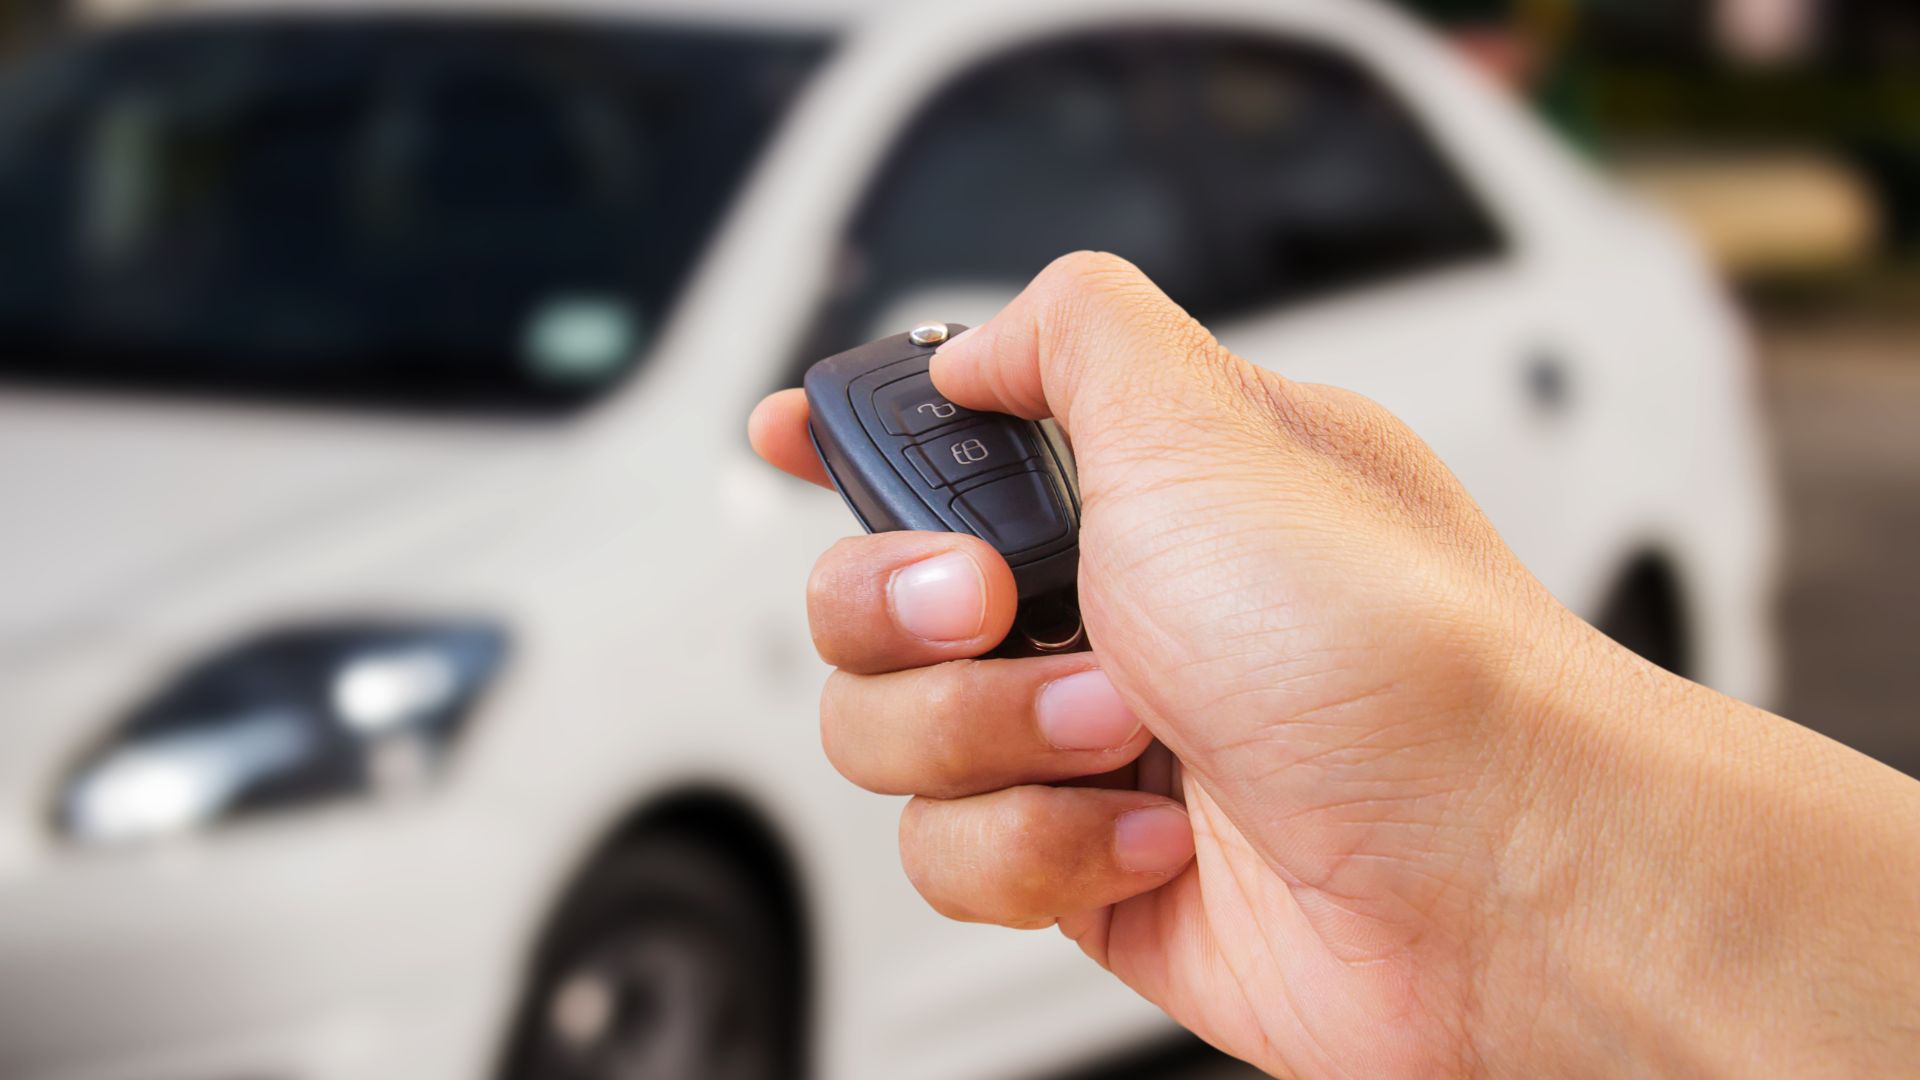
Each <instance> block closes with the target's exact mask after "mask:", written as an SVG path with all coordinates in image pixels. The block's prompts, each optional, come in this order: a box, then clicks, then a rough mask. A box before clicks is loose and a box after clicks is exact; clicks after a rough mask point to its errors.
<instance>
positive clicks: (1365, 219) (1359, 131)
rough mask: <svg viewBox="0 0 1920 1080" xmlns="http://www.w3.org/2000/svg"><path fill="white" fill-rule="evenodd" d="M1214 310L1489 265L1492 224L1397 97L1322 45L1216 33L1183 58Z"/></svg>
mask: <svg viewBox="0 0 1920 1080" xmlns="http://www.w3.org/2000/svg"><path fill="white" fill-rule="evenodd" d="M1189 62H1190V64H1191V68H1190V70H1191V77H1192V80H1193V86H1194V95H1193V105H1194V116H1195V123H1194V124H1193V125H1192V127H1193V131H1194V132H1195V133H1196V135H1197V137H1198V139H1199V141H1200V146H1199V147H1198V148H1197V150H1196V152H1195V153H1194V155H1193V156H1192V158H1191V159H1190V160H1191V161H1192V163H1193V166H1194V169H1193V177H1194V182H1195V184H1196V185H1197V187H1198V189H1199V198H1200V203H1201V205H1203V206H1205V207H1206V208H1207V213H1208V215H1209V217H1210V219H1211V236H1212V243H1210V244H1209V245H1208V252H1207V255H1208V258H1209V260H1210V261H1211V262H1212V263H1213V266H1214V269H1215V277H1214V279H1213V282H1212V292H1211V294H1210V295H1209V296H1208V297H1207V298H1206V303H1205V304H1204V305H1203V306H1204V307H1206V308H1207V309H1209V310H1210V311H1212V312H1213V313H1214V314H1215V315H1216V317H1217V316H1219V315H1234V314H1239V313H1242V312H1247V311H1253V310H1260V309H1268V308H1278V307H1282V306H1285V305H1287V304H1290V303H1294V302H1298V301H1301V300H1307V299H1311V298H1313V297H1318V296H1324V295H1328V294H1331V293H1337V292H1341V291H1344V290H1348V289H1355V288H1361V287H1365V286H1368V285H1372V284H1376V283H1379V282H1383V281H1388V280H1391V279H1394V278H1399V277H1404V276H1407V275H1410V274H1415V273H1420V272H1424V271H1429V270H1436V269H1440V268H1443V267H1447V266H1452V265H1457V264H1462V263H1469V262H1475V261H1479V260H1483V259H1488V258H1492V257H1496V256H1498V255H1499V254H1500V253H1501V252H1502V251H1503V250H1504V248H1505V243H1504V241H1503V239H1502V238H1501V235H1500V231H1499V228H1498V226H1497V225H1496V224H1495V222H1494V220H1493V217H1492V215H1491V214H1490V213H1489V212H1488V211H1487V210H1486V209H1485V208H1484V207H1483V206H1482V205H1481V203H1480V202H1479V201H1478V199H1477V198H1476V196H1475V194H1474V193H1473V192H1472V190H1471V189H1470V188H1469V186H1468V185H1467V183H1466V182H1465V180H1464V179H1463V178H1462V177H1461V176H1460V175H1459V174H1458V173H1457V172H1456V171H1455V170H1454V169H1453V168H1452V166H1451V165H1450V164H1449V163H1448V162H1447V161H1446V160H1445V158H1444V157H1443V156H1442V155H1441V153H1440V151H1439V149H1438V147H1437V146H1436V145H1435V144H1434V142H1433V141H1432V139H1431V138H1429V137H1428V135H1427V133H1426V131H1425V130H1423V128H1422V127H1421V124H1420V122H1419V120H1418V119H1417V118H1416V117H1415V116H1414V115H1413V114H1412V113H1410V112H1409V111H1408V110H1407V109H1406V108H1405V107H1404V106H1403V105H1402V104H1401V103H1400V102H1399V101H1398V100H1396V99H1395V97H1394V96H1393V94H1392V93H1391V92H1390V91H1389V90H1388V89H1387V88H1386V87H1385V86H1383V85H1381V84H1380V82H1379V81H1378V80H1377V79H1376V78H1374V76H1373V75H1372V74H1370V73H1369V72H1367V71H1366V70H1365V69H1364V68H1362V67H1361V66H1360V65H1359V64H1358V63H1356V62H1355V61H1353V60H1351V59H1349V58H1347V57H1345V56H1342V55H1340V54H1338V53H1336V52H1334V51H1332V50H1329V49H1326V48H1322V47H1317V46H1308V45H1302V44H1289V43H1284V42H1277V41H1259V40H1252V39H1244V38H1236V39H1227V38H1221V39H1217V40H1201V41H1196V42H1194V43H1193V48H1192V52H1191V54H1190V61H1189Z"/></svg>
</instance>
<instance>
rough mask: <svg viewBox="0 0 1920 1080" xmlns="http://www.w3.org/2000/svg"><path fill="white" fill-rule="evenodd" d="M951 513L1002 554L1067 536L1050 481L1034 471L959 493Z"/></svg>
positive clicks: (1020, 550) (1058, 503) (1065, 522)
mask: <svg viewBox="0 0 1920 1080" xmlns="http://www.w3.org/2000/svg"><path fill="white" fill-rule="evenodd" d="M953 510H954V513H956V514H959V515H960V518H961V520H963V521H965V522H966V523H967V527H968V528H970V529H972V530H973V531H974V533H975V534H976V535H978V536H979V537H980V538H981V539H982V540H985V541H986V542H987V543H989V544H992V545H993V548H994V550H995V551H998V552H999V553H1000V554H1002V555H1015V554H1018V553H1019V552H1022V551H1027V550H1029V549H1032V548H1037V547H1039V546H1041V545H1042V544H1050V543H1052V542H1053V541H1055V540H1058V539H1060V538H1061V537H1063V536H1065V535H1066V534H1067V519H1066V516H1065V515H1064V514H1062V513H1061V512H1060V499H1059V496H1058V494H1057V493H1056V492H1055V491H1054V489H1053V482H1052V481H1050V480H1048V479H1047V477H1046V476H1044V475H1043V474H1041V473H1037V472H1023V473H1020V474H1018V475H1016V476H1009V477H1006V478H1005V479H1002V480H995V481H993V482H992V483H989V484H982V485H980V486H979V487H977V488H973V489H971V490H969V491H966V492H963V493H962V494H961V495H960V497H959V498H957V499H954V500H953Z"/></svg>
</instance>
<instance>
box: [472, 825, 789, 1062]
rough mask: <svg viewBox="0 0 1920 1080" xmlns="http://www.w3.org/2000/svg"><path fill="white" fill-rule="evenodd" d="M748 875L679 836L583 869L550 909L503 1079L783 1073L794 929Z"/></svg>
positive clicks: (638, 845) (632, 847)
mask: <svg viewBox="0 0 1920 1080" xmlns="http://www.w3.org/2000/svg"><path fill="white" fill-rule="evenodd" d="M782 926H783V924H782V921H781V920H780V919H779V918H778V913H777V911H775V910H774V906H773V903H772V902H771V900H770V899H769V898H767V897H766V896H764V895H762V891H761V890H760V889H759V888H758V887H757V886H756V883H755V881H754V879H753V877H752V876H750V875H749V874H748V873H746V872H745V871H744V870H742V869H741V868H740V867H738V866H737V865H736V864H734V863H733V862H731V861H729V860H728V859H727V858H726V857H725V856H724V855H723V854H722V853H720V852H716V851H713V850H711V849H710V848H708V847H705V846H702V845H701V844H699V843H697V842H694V841H691V840H687V839H683V838H680V837H675V836H653V837H642V838H640V839H639V840H636V841H634V842H633V843H631V844H628V845H626V846H625V847H623V848H622V849H620V850H619V851H617V852H615V853H614V854H613V855H611V856H609V857H608V858H606V859H604V860H602V862H601V863H600V864H598V865H597V866H595V867H594V868H592V869H590V870H589V871H588V872H587V874H586V875H585V876H584V877H583V878H582V880H581V881H580V883H579V884H578V885H577V886H576V887H575V888H574V890H573V892H572V894H571V895H570V897H569V899H568V900H566V901H565V902H564V903H563V904H562V906H561V909H560V912H559V914H558V915H557V916H556V918H555V920H554V922H553V925H552V929H551V931H550V932H549V934H548V937H547V940H546V942H545V944H544V945H543V946H542V948H541V951H540V954H539V957H538V960H537V963H536V965H535V969H534V972H533V978H532V980H531V982H530V989H529V991H528V995H527V997H526V999H525V1002H524V1003H523V1005H522V1006H521V1010H520V1012H521V1015H520V1018H519V1020H518V1022H517V1024H516V1030H515V1034H514V1038H513V1043H512V1049H511V1052H510V1054H509V1057H508V1064H507V1069H506V1072H505V1074H504V1076H505V1080H791V1078H793V1077H799V1076H803V1075H804V1074H805V1072H806V1069H805V1063H804V1061H803V1060H802V1059H803V1056H804V1055H803V1051H802V1031H801V1026H802V1025H801V1017H802V1008H801V1006H802V994H803V988H802V986H801V982H800V978H799V972H798V971H797V966H798V965H797V961H796V957H797V955H798V953H797V949H796V947H795V945H796V943H795V942H793V941H791V940H788V938H789V937H790V935H789V934H788V933H787V932H786V931H784V930H783V928H782Z"/></svg>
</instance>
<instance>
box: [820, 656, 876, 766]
mask: <svg viewBox="0 0 1920 1080" xmlns="http://www.w3.org/2000/svg"><path fill="white" fill-rule="evenodd" d="M853 678H854V676H851V675H848V674H847V673H845V672H843V671H838V670H836V671H833V672H831V673H829V674H828V675H827V682H826V685H825V686H823V687H821V689H820V748H821V750H823V751H824V752H825V753H826V755H827V762H828V763H829V764H831V765H832V766H833V767H834V769H835V770H836V771H838V772H839V773H840V775H841V776H844V777H846V778H847V779H848V780H851V781H853V782H854V783H856V784H861V786H863V787H864V786H865V785H864V784H862V783H861V780H862V778H861V777H860V776H857V775H855V774H856V773H858V772H859V771H860V770H859V768H858V764H859V763H858V762H857V761H856V760H855V759H854V757H853V754H852V750H853V747H852V742H853V740H852V739H850V738H849V737H848V732H847V730H846V729H847V723H848V720H849V712H850V709H849V707H848V702H847V697H848V695H849V694H851V693H852V691H853V686H852V684H851V680H852V679H853Z"/></svg>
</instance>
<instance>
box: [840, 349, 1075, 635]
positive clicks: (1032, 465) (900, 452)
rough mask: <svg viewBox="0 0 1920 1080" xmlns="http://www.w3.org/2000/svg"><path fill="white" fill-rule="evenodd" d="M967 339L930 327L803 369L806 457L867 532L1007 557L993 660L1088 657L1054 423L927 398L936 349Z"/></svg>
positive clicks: (1068, 496)
mask: <svg viewBox="0 0 1920 1080" xmlns="http://www.w3.org/2000/svg"><path fill="white" fill-rule="evenodd" d="M963 329H965V328H964V327H961V326H949V325H946V324H943V323H927V324H925V325H922V326H917V327H915V328H914V329H913V330H912V331H911V332H910V333H905V334H900V335H897V336H895V337H890V338H882V339H880V340H879V341H874V342H869V343H867V344H865V345H862V346H860V347H859V348H857V349H849V350H848V351H846V352H843V353H840V354H839V355H837V356H830V357H828V358H826V359H825V360H822V361H820V362H819V363H816V364H814V365H813V366H812V367H811V368H808V369H807V377H806V391H807V404H808V406H809V408H810V409H811V411H812V416H813V418H812V422H811V424H810V428H811V432H812V435H813V445H814V449H816V450H818V451H819V452H820V460H821V461H823V462H825V463H826V466H827V475H828V476H830V477H832V478H833V486H834V487H835V488H837V489H839V492H840V495H841V497H842V498H844V499H846V500H847V506H848V507H849V508H851V509H852V510H853V514H854V516H855V517H857V518H859V519H860V524H861V525H863V526H865V527H866V530H867V531H868V532H894V531H897V530H900V529H922V530H931V531H938V532H964V533H972V534H973V535H975V536H978V537H980V538H981V539H982V540H985V541H986V542H987V543H989V544H991V545H993V548H994V550H996V551H998V552H999V553H1000V554H1001V555H1003V556H1005V557H1006V560H1007V564H1008V565H1009V566H1011V567H1012V568H1013V577H1014V581H1015V582H1017V583H1018V585H1019V588H1020V613H1019V616H1018V617H1017V618H1016V619H1015V621H1014V626H1013V630H1012V632H1011V633H1009V634H1008V635H1007V640H1006V641H1005V642H1003V643H1002V644H1001V646H1000V648H999V649H997V650H995V651H994V652H993V653H992V655H994V656H998V657H1007V656H1034V655H1040V654H1044V653H1058V652H1073V651H1077V650H1081V649H1085V648H1086V647H1087V636H1086V633H1085V631H1084V630H1083V629H1082V627H1081V625H1080V607H1079V604H1078V602H1077V598H1076V582H1077V580H1078V573H1079V568H1080V492H1079V489H1078V487H1077V486H1076V484H1075V482H1074V474H1073V467H1072V457H1071V455H1070V454H1069V452H1068V450H1067V448H1066V445H1065V444H1064V443H1063V442H1062V441H1061V440H1060V439H1059V437H1058V435H1057V433H1056V432H1055V431H1054V430H1053V428H1052V425H1042V424H1037V423H1034V422H1032V421H1030V420H1022V419H1019V418H1018V417H1013V416H1006V415H1003V414H1000V413H979V412H973V411H970V410H968V409H963V408H961V407H960V406H958V405H955V404H954V403H953V402H951V401H948V400H947V399H946V398H944V397H941V396H940V392H939V391H938V390H935V389H934V388H933V379H932V378H931V377H930V376H929V375H928V374H927V365H928V362H929V361H930V360H931V359H932V357H933V350H934V349H935V348H937V347H938V346H939V345H940V344H941V343H943V342H945V341H946V340H947V339H948V338H949V337H950V336H953V335H957V334H959V333H960V331H961V330H963Z"/></svg>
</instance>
